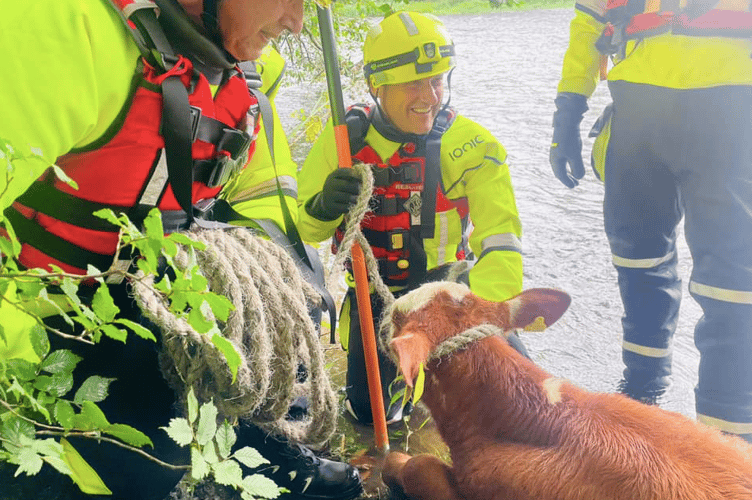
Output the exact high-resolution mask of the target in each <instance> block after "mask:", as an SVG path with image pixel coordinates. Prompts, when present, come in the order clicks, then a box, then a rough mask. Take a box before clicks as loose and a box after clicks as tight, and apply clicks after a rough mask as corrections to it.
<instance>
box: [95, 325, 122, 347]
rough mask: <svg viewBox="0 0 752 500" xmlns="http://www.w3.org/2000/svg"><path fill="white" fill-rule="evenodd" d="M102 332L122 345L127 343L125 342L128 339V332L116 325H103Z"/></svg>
mask: <svg viewBox="0 0 752 500" xmlns="http://www.w3.org/2000/svg"><path fill="white" fill-rule="evenodd" d="M100 330H101V331H102V332H103V333H104V334H105V335H107V336H108V337H110V338H111V339H114V340H119V341H120V342H122V343H125V340H126V339H127V338H128V332H127V331H126V330H123V329H122V328H118V327H116V326H115V325H102V326H101V327H100Z"/></svg>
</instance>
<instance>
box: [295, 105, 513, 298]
mask: <svg viewBox="0 0 752 500" xmlns="http://www.w3.org/2000/svg"><path fill="white" fill-rule="evenodd" d="M365 141H366V143H367V144H368V145H370V146H371V147H372V148H373V149H374V150H375V151H376V153H377V154H378V155H379V157H380V158H381V159H382V160H384V159H388V158H390V157H391V156H392V155H393V154H394V153H395V152H397V150H398V149H399V148H400V146H401V144H400V143H396V142H392V141H390V140H388V139H386V138H384V137H383V136H381V135H380V134H379V133H378V132H377V131H376V129H375V128H374V127H373V125H371V126H369V129H368V131H367V133H366V136H365ZM506 160H507V153H506V151H505V150H504V148H503V147H502V145H501V144H500V143H499V142H498V141H497V140H496V138H494V137H493V135H491V133H490V132H489V131H488V130H486V129H485V128H483V127H482V126H480V125H479V124H477V123H475V122H473V121H471V120H469V119H467V118H465V117H463V116H461V115H458V116H457V117H456V119H455V120H454V123H453V124H452V125H451V126H450V127H449V129H448V130H447V131H446V133H445V134H444V135H443V136H442V141H441V182H442V186H443V188H444V193H445V194H446V196H447V198H449V199H450V200H456V199H460V198H467V201H468V205H469V215H470V219H471V220H472V223H473V226H474V229H473V232H472V234H471V235H470V239H469V243H470V248H471V250H472V251H473V253H474V254H475V256H476V257H477V258H478V262H477V264H476V265H475V266H474V267H473V268H472V270H471V271H470V275H469V278H470V288H471V290H472V291H473V292H474V293H476V294H478V295H479V296H481V297H484V298H486V299H489V300H497V301H501V300H506V299H508V298H510V297H512V296H514V295H516V294H518V293H520V291H521V290H522V254H521V244H520V238H521V236H522V227H521V223H520V218H519V214H518V212H517V205H516V202H515V198H514V191H513V188H512V181H511V177H510V174H509V168H508V166H507V164H506ZM336 168H338V162H337V150H336V144H335V140H334V129H333V126H332V123H331V121H330V122H329V123H328V124H327V126H326V127H325V128H324V131H323V133H322V135H321V136H320V137H319V139H318V140H317V141H316V143H315V144H314V145H313V147H312V149H311V151H310V153H309V154H308V157H307V158H306V161H305V163H304V165H303V168H302V170H301V171H300V174H299V176H298V181H299V187H300V192H299V197H298V207H299V210H300V213H299V215H298V217H299V224H298V229H299V231H300V235H301V237H302V238H303V239H304V240H306V241H310V242H319V241H324V240H326V239H328V238H330V237H331V236H332V235H333V234H334V232H335V229H336V228H337V226H339V224H340V223H341V222H342V217H340V218H339V219H337V220H334V221H321V220H319V219H317V218H315V217H313V216H311V215H310V214H309V213H308V212H307V211H306V210H305V204H306V202H307V201H308V200H309V199H310V198H311V197H313V196H314V195H315V194H316V193H318V192H320V191H321V190H322V188H323V186H324V181H325V180H326V177H327V176H328V175H329V173H331V172H332V171H334V170H335V169H336ZM435 223H436V226H435V227H436V230H435V233H434V237H433V238H431V239H426V240H424V248H425V251H426V255H427V259H428V265H427V268H428V269H429V270H430V269H432V268H434V267H436V266H438V265H441V264H444V263H446V262H453V261H455V260H456V256H455V254H456V253H457V249H458V246H459V245H460V244H461V242H462V225H461V219H460V215H459V214H458V212H457V210H456V208H453V209H451V210H450V211H449V212H443V213H442V214H437V215H436V221H435Z"/></svg>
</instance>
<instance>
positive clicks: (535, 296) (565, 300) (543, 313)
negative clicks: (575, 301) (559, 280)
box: [499, 288, 572, 331]
mask: <svg viewBox="0 0 752 500" xmlns="http://www.w3.org/2000/svg"><path fill="white" fill-rule="evenodd" d="M571 301H572V299H571V298H570V297H569V295H568V294H566V293H565V292H562V291H561V290H554V289H552V288H532V289H530V290H525V291H524V292H522V293H521V294H519V295H517V296H516V297H513V298H511V299H509V300H507V301H506V302H501V303H499V307H500V308H501V309H502V311H500V314H499V315H500V316H501V317H508V322H509V325H502V326H503V328H505V329H511V328H523V329H525V330H532V331H540V330H544V329H546V328H547V327H549V326H551V325H553V324H554V323H555V322H556V321H557V320H558V319H559V318H561V316H562V315H563V314H564V312H565V311H566V310H567V308H568V307H569V304H570V302H571ZM503 309H506V311H504V310H503Z"/></svg>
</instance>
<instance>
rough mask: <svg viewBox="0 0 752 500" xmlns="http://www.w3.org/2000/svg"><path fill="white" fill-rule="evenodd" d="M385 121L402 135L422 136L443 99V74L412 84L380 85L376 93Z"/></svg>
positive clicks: (431, 125) (430, 124) (427, 129)
mask: <svg viewBox="0 0 752 500" xmlns="http://www.w3.org/2000/svg"><path fill="white" fill-rule="evenodd" d="M376 97H378V98H379V100H380V102H381V109H383V110H384V113H385V114H386V116H387V118H388V119H389V121H391V122H392V124H393V125H394V126H395V127H397V129H399V130H400V131H402V132H405V133H409V134H418V135H425V134H427V133H429V132H430V131H431V128H432V127H433V121H434V119H435V118H436V115H437V114H438V113H439V109H440V108H441V102H442V99H443V97H444V75H443V74H442V75H436V76H431V77H428V78H423V79H421V80H416V81H414V82H407V83H397V84H394V85H383V86H381V87H379V88H378V89H377V91H376Z"/></svg>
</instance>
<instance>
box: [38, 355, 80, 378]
mask: <svg viewBox="0 0 752 500" xmlns="http://www.w3.org/2000/svg"><path fill="white" fill-rule="evenodd" d="M82 359H83V358H82V357H81V356H77V355H76V354H73V351H69V350H68V349H58V350H56V351H52V353H50V355H49V356H47V357H46V358H45V359H44V361H42V366H41V369H42V370H43V371H46V372H47V373H62V372H72V371H73V369H74V368H75V367H76V365H77V364H78V362H79V361H81V360H82Z"/></svg>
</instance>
